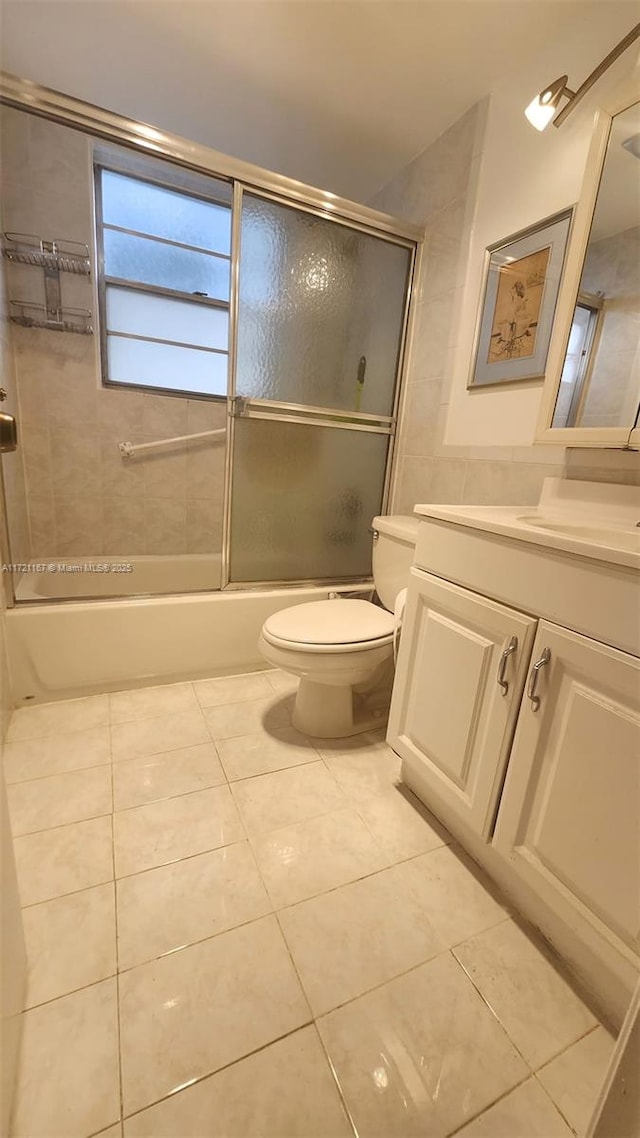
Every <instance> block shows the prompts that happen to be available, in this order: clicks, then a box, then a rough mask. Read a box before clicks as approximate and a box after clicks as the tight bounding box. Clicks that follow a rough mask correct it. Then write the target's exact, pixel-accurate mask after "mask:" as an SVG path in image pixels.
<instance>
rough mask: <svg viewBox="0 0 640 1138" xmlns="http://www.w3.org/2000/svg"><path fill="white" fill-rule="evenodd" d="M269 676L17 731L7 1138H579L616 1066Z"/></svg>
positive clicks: (516, 929)
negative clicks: (21, 954)
mask: <svg viewBox="0 0 640 1138" xmlns="http://www.w3.org/2000/svg"><path fill="white" fill-rule="evenodd" d="M291 692H292V681H291V679H290V678H289V677H288V676H286V675H284V673H278V672H262V673H254V674H251V675H246V676H235V677H227V678H224V679H212V680H202V681H199V682H196V683H193V684H191V683H182V684H174V685H171V686H168V687H157V688H143V689H140V690H136V691H127V692H119V693H116V694H113V695H96V696H90V697H88V698H85V699H79V700H72V701H68V702H64V703H55V704H50V705H47V706H38V707H32V708H25V709H21V710H19V711H17V712H16V713H15V714H14V717H13V720H12V723H11V726H10V730H9V741H8V743H7V746H6V749H5V762H6V774H7V781H8V783H9V784H10V785H9V795H10V807H11V814H12V823H13V828H14V833H15V844H16V857H17V863H18V874H19V882H20V890H21V896H22V901H23V904H24V906H25V908H24V923H25V933H26V940H27V951H28V960H29V977H28V993H27V1005H28V1010H27V1011H26V1013H25V1017H24V1040H23V1052H22V1060H21V1066H20V1074H19V1084H18V1088H17V1094H16V1103H15V1111H14V1119H13V1128H12V1136H13V1138H89V1136H90V1135H95V1134H98V1133H99V1134H101V1135H103V1136H104V1138H222V1136H223V1135H224V1136H225V1138H350V1136H351V1138H353V1135H354V1133H355V1134H356V1135H359V1138H417V1136H418V1135H420V1136H421V1138H446V1136H448V1135H452V1134H456V1135H459V1136H460V1138H570V1136H571V1135H572V1134H578V1135H579V1134H581V1133H583V1131H584V1128H585V1126H586V1123H587V1120H588V1117H589V1113H590V1108H591V1105H592V1102H593V1099H594V1096H595V1094H596V1092H597V1089H598V1084H599V1081H600V1080H601V1078H602V1075H603V1072H604V1069H605V1066H606V1064H607V1061H608V1057H609V1054H610V1051H611V1047H612V1044H613V1040H612V1038H611V1036H610V1035H609V1034H608V1032H607V1031H606V1029H605V1028H604V1027H603V1026H602V1025H600V1024H599V1023H598V1021H597V1020H596V1018H595V1017H594V1015H593V1014H592V1012H591V1011H590V1009H589V1008H588V1007H587V1006H586V1004H585V1003H584V1002H583V1000H582V999H581V998H580V996H579V995H578V994H576V992H574V991H573V990H572V988H571V987H570V986H569V984H568V983H567V981H566V979H565V978H564V977H563V976H562V975H561V974H560V973H559V972H558V971H557V968H556V966H555V965H554V963H553V961H552V960H551V959H550V958H549V957H548V956H547V955H546V953H545V951H544V950H543V949H542V947H541V946H540V945H538V944H536V943H534V942H533V941H532V940H531V939H530V938H529V936H527V935H526V934H525V933H524V932H523V931H522V929H521V927H520V926H519V925H518V924H517V923H516V922H515V921H514V920H513V919H512V917H511V916H510V914H509V911H508V910H507V908H506V906H505V905H504V904H503V903H502V902H501V900H500V898H499V897H498V896H497V895H496V894H495V892H494V891H493V890H492V889H491V888H490V886H489V884H488V882H487V881H486V880H485V879H484V878H483V877H482V875H481V874H480V872H479V870H478V869H477V868H474V866H473V865H472V863H470V862H469V860H468V859H467V858H466V857H465V855H464V854H463V852H462V851H461V850H460V849H459V848H456V847H455V845H453V844H452V841H451V839H450V837H449V835H448V834H447V833H446V832H445V831H444V830H443V829H442V828H441V827H440V825H439V824H438V823H437V822H436V820H435V819H434V818H432V817H430V816H429V815H428V814H427V812H426V811H425V810H424V809H423V808H422V807H421V806H420V804H419V803H418V802H417V801H416V800H415V799H414V798H413V797H412V796H411V794H409V793H408V792H406V791H403V790H402V788H401V787H400V786H399V785H398V784H399V760H398V759H397V757H396V756H395V755H394V753H393V752H392V751H391V750H390V748H389V747H387V745H386V743H385V742H384V741H383V739H382V737H381V735H375V734H372V735H367V736H359V737H356V738H354V739H344V740H337V741H335V742H333V741H332V742H328V741H324V742H323V741H321V740H313V739H308V738H304V737H303V736H301V735H299V734H298V733H297V732H296V731H295V730H294V728H293V727H292V726H291V723H290V713H291V703H292V695H291Z"/></svg>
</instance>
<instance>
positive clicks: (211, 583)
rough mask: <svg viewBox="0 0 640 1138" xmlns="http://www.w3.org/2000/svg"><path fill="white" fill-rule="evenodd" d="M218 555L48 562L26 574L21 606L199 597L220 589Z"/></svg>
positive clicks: (18, 595)
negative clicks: (68, 600) (26, 603)
mask: <svg viewBox="0 0 640 1138" xmlns="http://www.w3.org/2000/svg"><path fill="white" fill-rule="evenodd" d="M220 568H221V559H220V554H219V553H187V554H184V555H183V556H178V555H176V556H173V557H151V556H149V557H138V556H136V557H126V556H122V557H111V556H109V557H87V558H82V557H49V558H46V560H43V561H42V562H40V563H39V565H38V571H37V572H35V571H34V572H29V573H23V574H22V577H21V578H20V581H19V583H18V585H17V587H16V599H17V600H19V601H41V600H45V601H46V600H63V599H65V598H67V597H68V598H71V599H73V598H76V597H78V598H79V597H129V596H141V595H151V596H154V595H156V594H158V593H195V592H202V591H203V590H205V589H219V588H220Z"/></svg>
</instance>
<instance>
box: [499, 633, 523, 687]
mask: <svg viewBox="0 0 640 1138" xmlns="http://www.w3.org/2000/svg"><path fill="white" fill-rule="evenodd" d="M517 648H518V637H517V636H512V637H511V640H510V641H509V643H508V644H507V647H506V648H505V650H504V652H503V653H502V656H501V657H500V663H499V664H498V676H497V679H498V683H499V684H500V687H501V688H502V694H503V695H506V694H507V692H508V691H509V681H508V680H505V678H504V674H505V672H506V670H507V664H508V662H509V657H510V656H511V655H512V654H513V653H514V652H515V651H517Z"/></svg>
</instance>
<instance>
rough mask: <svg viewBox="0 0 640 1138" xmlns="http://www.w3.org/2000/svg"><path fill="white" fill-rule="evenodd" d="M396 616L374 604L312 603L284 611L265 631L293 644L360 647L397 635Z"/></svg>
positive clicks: (338, 601) (266, 623)
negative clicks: (395, 632)
mask: <svg viewBox="0 0 640 1138" xmlns="http://www.w3.org/2000/svg"><path fill="white" fill-rule="evenodd" d="M393 627H394V618H393V614H392V613H390V612H387V610H386V609H383V608H378V606H377V605H373V604H371V602H370V601H347V600H335V601H311V603H310V604H307V605H293V606H292V607H291V608H288V609H281V610H280V612H276V613H274V614H273V616H270V617H268V619H267V620H266V621H265V625H264V631H265V632H266V633H267V634H269V635H270V636H273V637H276V638H277V639H278V640H287V641H289V642H291V643H293V644H358V643H363V642H366V641H368V640H380V639H381V638H383V637H385V636H391V635H392V634H393Z"/></svg>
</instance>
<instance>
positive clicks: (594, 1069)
mask: <svg viewBox="0 0 640 1138" xmlns="http://www.w3.org/2000/svg"><path fill="white" fill-rule="evenodd" d="M614 1045H615V1039H614V1038H613V1036H612V1035H610V1034H609V1032H608V1031H606V1030H605V1028H603V1027H597V1028H596V1030H595V1031H592V1032H591V1033H590V1034H589V1035H587V1036H585V1037H584V1038H583V1039H581V1040H579V1042H578V1043H574V1044H573V1046H572V1047H569V1048H568V1050H567V1051H563V1052H562V1054H561V1055H558V1056H556V1058H555V1059H552V1060H551V1062H550V1063H547V1065H546V1066H545V1067H542V1068H541V1070H539V1071H538V1073H537V1077H538V1079H539V1080H540V1082H541V1083H542V1085H543V1087H544V1089H545V1090H546V1091H547V1093H548V1094H549V1095H550V1096H551V1098H552V1099H553V1101H554V1103H555V1104H556V1106H557V1107H558V1108H559V1109H560V1110H561V1111H562V1113H563V1115H564V1117H565V1118H566V1119H567V1122H569V1124H570V1125H571V1126H572V1127H573V1129H574V1130H575V1132H576V1134H584V1133H585V1131H586V1129H587V1126H588V1124H589V1119H590V1118H591V1114H592V1112H593V1108H594V1106H595V1102H596V1099H597V1097H598V1093H599V1091H600V1088H601V1086H602V1083H603V1082H604V1077H605V1072H606V1070H607V1067H608V1065H609V1060H610V1058H611V1052H612V1051H613V1048H614Z"/></svg>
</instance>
